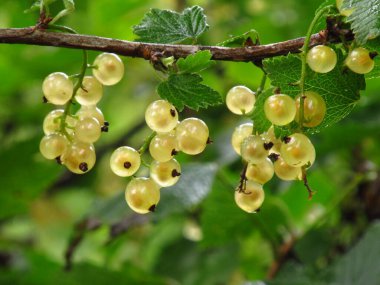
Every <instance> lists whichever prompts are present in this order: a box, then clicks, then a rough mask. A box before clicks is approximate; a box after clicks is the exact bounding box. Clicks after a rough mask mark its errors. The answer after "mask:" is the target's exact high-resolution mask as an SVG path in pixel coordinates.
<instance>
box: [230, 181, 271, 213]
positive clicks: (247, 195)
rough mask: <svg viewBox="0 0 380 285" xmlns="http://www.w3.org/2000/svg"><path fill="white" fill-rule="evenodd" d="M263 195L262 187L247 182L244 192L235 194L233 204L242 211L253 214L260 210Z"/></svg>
mask: <svg viewBox="0 0 380 285" xmlns="http://www.w3.org/2000/svg"><path fill="white" fill-rule="evenodd" d="M264 198H265V193H264V190H263V186H262V185H261V184H259V183H256V182H253V181H250V180H248V181H247V183H246V188H245V189H244V191H242V192H239V191H236V192H235V202H236V204H237V205H238V206H239V208H241V209H242V210H243V211H246V212H248V213H254V212H256V211H257V210H258V209H260V207H261V205H262V204H263V202H264Z"/></svg>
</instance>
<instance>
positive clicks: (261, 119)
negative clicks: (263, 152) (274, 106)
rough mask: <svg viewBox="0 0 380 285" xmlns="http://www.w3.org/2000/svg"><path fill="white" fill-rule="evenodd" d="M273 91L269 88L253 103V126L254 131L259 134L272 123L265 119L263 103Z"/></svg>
mask: <svg viewBox="0 0 380 285" xmlns="http://www.w3.org/2000/svg"><path fill="white" fill-rule="evenodd" d="M273 93H274V89H273V88H270V89H267V90H265V91H264V92H263V93H261V94H260V95H259V96H258V97H257V99H256V103H255V108H254V109H253V113H252V120H253V123H254V126H255V129H256V131H257V132H259V133H263V132H265V131H267V130H268V129H269V127H270V126H271V125H272V123H271V122H270V121H269V120H268V119H267V117H266V116H265V113H264V102H265V100H266V99H267V98H268V97H269V96H271V95H273Z"/></svg>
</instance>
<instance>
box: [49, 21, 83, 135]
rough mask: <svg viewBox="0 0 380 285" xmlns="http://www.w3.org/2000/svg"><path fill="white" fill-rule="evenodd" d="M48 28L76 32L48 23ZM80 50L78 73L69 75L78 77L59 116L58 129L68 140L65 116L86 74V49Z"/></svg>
mask: <svg viewBox="0 0 380 285" xmlns="http://www.w3.org/2000/svg"><path fill="white" fill-rule="evenodd" d="M48 28H49V29H52V30H57V31H62V32H68V33H71V34H77V32H76V31H75V30H73V29H71V28H69V27H66V26H60V25H49V26H48ZM82 52H83V63H82V68H81V71H80V73H78V74H74V75H72V76H71V77H72V78H78V80H77V82H76V83H75V85H74V88H73V94H72V95H71V99H70V100H69V101H68V102H67V103H66V106H65V110H64V112H63V114H62V117H61V125H60V131H61V133H63V134H64V135H65V136H66V137H67V139H68V140H69V141H71V138H70V135H69V134H68V133H67V131H66V119H67V116H68V115H69V114H70V109H71V105H72V104H73V100H74V96H75V94H76V93H77V91H78V90H79V88H81V87H82V83H83V78H84V76H85V74H86V70H87V67H88V56H87V50H82Z"/></svg>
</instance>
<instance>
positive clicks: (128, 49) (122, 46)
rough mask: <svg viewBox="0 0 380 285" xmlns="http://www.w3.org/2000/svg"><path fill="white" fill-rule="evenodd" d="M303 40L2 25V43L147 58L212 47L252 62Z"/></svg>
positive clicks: (217, 56)
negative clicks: (156, 38)
mask: <svg viewBox="0 0 380 285" xmlns="http://www.w3.org/2000/svg"><path fill="white" fill-rule="evenodd" d="M325 41H326V37H325V36H324V35H323V33H319V34H314V35H313V36H312V39H311V46H314V45H317V44H323V43H324V42H325ZM303 42H304V38H297V39H292V40H288V41H284V42H278V43H273V44H267V45H259V46H249V47H242V48H227V47H219V46H199V45H172V44H155V43H140V42H131V41H124V40H118V39H111V38H103V37H97V36H91V35H80V34H66V33H58V32H51V31H47V30H39V29H35V28H34V27H30V28H9V29H0V43H3V44H28V45H40V46H54V47H64V48H74V49H86V50H95V51H103V52H113V53H117V54H119V55H124V56H129V57H139V58H144V59H147V60H149V59H151V58H152V56H153V55H155V54H162V55H163V56H174V57H175V58H180V57H186V56H187V55H189V54H192V53H195V52H197V51H200V50H209V51H210V52H211V53H212V59H214V60H224V61H245V62H249V61H257V60H260V59H263V58H269V57H274V56H279V55H286V54H288V53H298V52H299V51H300V50H299V49H300V48H301V47H302V45H303Z"/></svg>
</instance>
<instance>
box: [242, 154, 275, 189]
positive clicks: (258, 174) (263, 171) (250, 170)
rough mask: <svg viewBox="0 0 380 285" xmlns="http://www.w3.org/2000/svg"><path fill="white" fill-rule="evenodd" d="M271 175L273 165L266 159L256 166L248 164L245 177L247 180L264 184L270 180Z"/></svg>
mask: <svg viewBox="0 0 380 285" xmlns="http://www.w3.org/2000/svg"><path fill="white" fill-rule="evenodd" d="M273 174H274V168H273V163H272V161H271V160H270V159H269V158H266V159H264V160H263V161H261V162H260V163H258V164H248V167H247V171H246V173H245V176H246V177H247V179H248V180H252V181H254V182H257V183H259V184H265V183H267V182H268V181H269V180H271V179H272V177H273Z"/></svg>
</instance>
